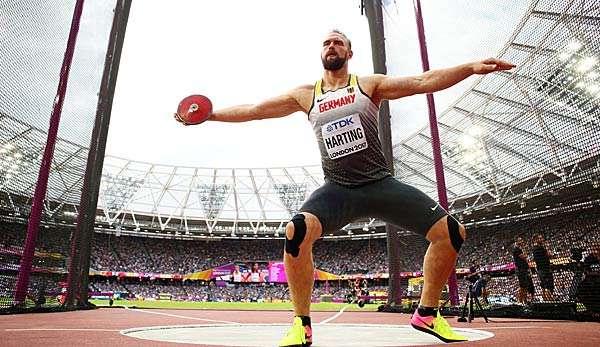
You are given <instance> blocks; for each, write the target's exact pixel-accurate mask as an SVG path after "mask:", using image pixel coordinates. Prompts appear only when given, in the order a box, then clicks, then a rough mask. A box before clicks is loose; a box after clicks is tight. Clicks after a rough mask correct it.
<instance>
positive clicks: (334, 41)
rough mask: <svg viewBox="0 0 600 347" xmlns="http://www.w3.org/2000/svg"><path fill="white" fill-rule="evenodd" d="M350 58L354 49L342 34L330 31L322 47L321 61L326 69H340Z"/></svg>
mask: <svg viewBox="0 0 600 347" xmlns="http://www.w3.org/2000/svg"><path fill="white" fill-rule="evenodd" d="M350 58H352V50H351V49H350V47H348V42H347V41H346V40H345V39H344V37H343V36H342V35H340V34H338V33H329V34H328V35H327V36H325V39H324V40H323V48H322V49H321V62H322V63H323V68H324V69H325V70H331V71H335V70H339V69H341V68H342V67H343V66H344V64H346V61H348V59H350Z"/></svg>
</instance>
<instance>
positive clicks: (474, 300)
mask: <svg viewBox="0 0 600 347" xmlns="http://www.w3.org/2000/svg"><path fill="white" fill-rule="evenodd" d="M473 304H475V305H477V307H478V308H479V311H480V312H481V315H482V316H483V318H484V319H485V322H486V323H488V317H487V315H486V314H485V311H484V310H483V307H481V303H480V302H479V298H478V297H477V295H476V294H475V291H474V290H473V284H469V290H468V291H467V296H466V298H465V304H464V306H463V309H462V314H461V315H460V317H459V318H458V321H459V322H466V321H467V318H465V314H466V313H467V309H468V310H469V323H471V321H472V320H474V319H475V310H473Z"/></svg>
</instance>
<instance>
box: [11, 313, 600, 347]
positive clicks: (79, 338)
mask: <svg viewBox="0 0 600 347" xmlns="http://www.w3.org/2000/svg"><path fill="white" fill-rule="evenodd" d="M334 314H336V313H335V312H314V313H313V314H312V320H313V324H314V323H318V322H321V321H323V320H325V319H328V318H331V317H332V316H334ZM176 316H179V317H176ZM290 317H291V313H290V312H277V311H243V312H241V311H204V310H138V311H132V310H125V309H118V308H112V309H108V308H107V309H97V310H92V311H76V312H63V313H35V314H19V315H5V316H0V331H1V334H2V335H1V336H2V338H1V339H0V346H44V347H48V346H149V345H152V346H182V345H181V344H176V343H164V342H156V341H147V340H139V339H135V338H132V337H128V336H123V335H121V334H120V333H119V331H120V330H122V329H129V328H136V327H148V326H159V325H189V324H215V322H212V321H210V320H216V321H219V320H223V321H233V322H237V323H289V322H290V321H291V320H290ZM409 319H410V317H409V316H408V315H404V314H394V313H378V312H344V313H343V314H341V315H340V316H339V317H337V318H336V319H335V320H333V321H330V322H329V323H354V324H357V323H365V324H401V325H406V324H408V322H409ZM449 322H450V323H451V325H453V326H455V327H465V328H474V329H482V330H487V331H490V332H493V333H494V334H495V336H494V337H493V338H490V339H487V340H481V341H478V342H468V343H465V344H462V345H468V346H502V347H508V346H528V347H531V346H546V347H550V346H555V345H559V344H562V345H563V346H600V324H598V323H579V322H571V321H546V320H521V319H494V322H493V323H484V322H483V320H482V319H481V318H477V319H476V320H475V321H474V322H473V323H471V324H468V323H457V322H456V320H455V319H454V318H451V319H449ZM34 329H37V330H34ZM76 329H78V330H76ZM357 338H360V336H357ZM401 338H402V336H398V339H401ZM318 339H319V337H318V336H315V340H316V342H317V343H318ZM365 345H368V342H367V343H365ZM183 346H185V345H183Z"/></svg>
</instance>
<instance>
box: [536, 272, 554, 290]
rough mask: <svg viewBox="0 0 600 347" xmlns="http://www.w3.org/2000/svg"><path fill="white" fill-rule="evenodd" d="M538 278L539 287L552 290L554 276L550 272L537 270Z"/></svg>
mask: <svg viewBox="0 0 600 347" xmlns="http://www.w3.org/2000/svg"><path fill="white" fill-rule="evenodd" d="M538 278H539V279H540V287H542V289H548V290H549V291H554V276H553V275H552V272H545V271H539V272H538Z"/></svg>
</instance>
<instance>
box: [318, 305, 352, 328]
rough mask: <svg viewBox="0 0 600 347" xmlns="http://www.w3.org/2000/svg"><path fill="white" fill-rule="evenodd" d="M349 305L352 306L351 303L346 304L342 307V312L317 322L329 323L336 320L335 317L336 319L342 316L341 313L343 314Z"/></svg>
mask: <svg viewBox="0 0 600 347" xmlns="http://www.w3.org/2000/svg"><path fill="white" fill-rule="evenodd" d="M348 307H350V305H346V306H344V307H342V309H341V310H340V312H338V313H336V314H335V315H333V317H330V318H327V319H325V320H323V321H321V322H319V323H317V324H327V323H329V322H331V321H332V320H334V319H336V318H337V317H339V316H341V315H342V313H344V311H345V310H346V309H347V308H348Z"/></svg>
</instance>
